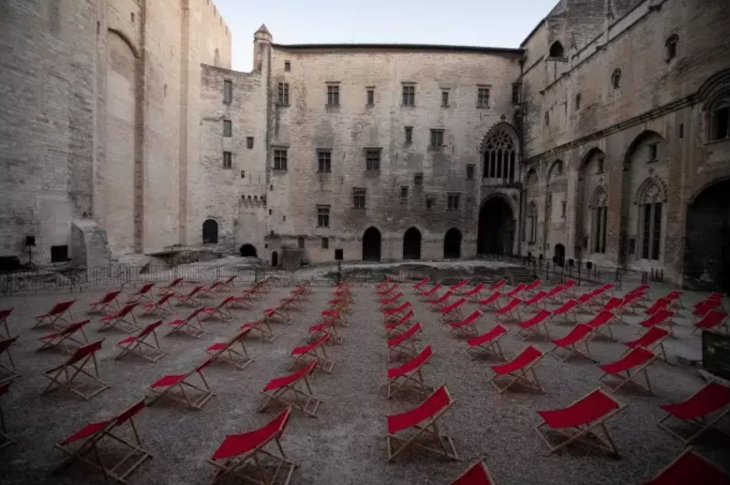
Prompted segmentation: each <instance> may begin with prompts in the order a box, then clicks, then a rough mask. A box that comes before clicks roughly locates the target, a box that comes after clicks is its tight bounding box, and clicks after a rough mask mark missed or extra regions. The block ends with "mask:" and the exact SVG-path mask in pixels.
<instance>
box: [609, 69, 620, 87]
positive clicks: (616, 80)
mask: <svg viewBox="0 0 730 485" xmlns="http://www.w3.org/2000/svg"><path fill="white" fill-rule="evenodd" d="M611 85H612V86H613V89H618V88H620V87H621V69H615V70H614V71H613V74H611Z"/></svg>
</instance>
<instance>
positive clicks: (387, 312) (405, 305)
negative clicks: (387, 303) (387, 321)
mask: <svg viewBox="0 0 730 485" xmlns="http://www.w3.org/2000/svg"><path fill="white" fill-rule="evenodd" d="M410 306H411V302H409V301H404V302H403V303H401V304H400V305H399V306H398V307H397V308H393V309H391V310H383V313H384V314H385V315H386V316H390V315H395V314H397V313H400V312H402V311H403V310H405V309H406V308H408V307H410Z"/></svg>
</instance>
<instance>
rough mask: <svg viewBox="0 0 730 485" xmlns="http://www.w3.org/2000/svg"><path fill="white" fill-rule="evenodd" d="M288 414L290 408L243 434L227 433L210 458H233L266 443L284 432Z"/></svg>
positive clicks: (289, 413)
mask: <svg viewBox="0 0 730 485" xmlns="http://www.w3.org/2000/svg"><path fill="white" fill-rule="evenodd" d="M290 416H291V409H286V410H284V411H282V412H281V413H280V414H279V415H278V416H276V417H275V418H274V419H272V420H271V421H269V422H268V423H266V424H265V425H264V426H263V427H261V428H259V429H257V430H254V431H249V432H248V433H243V434H232V435H227V436H226V438H225V440H223V443H221V445H220V446H219V447H218V449H217V450H215V453H213V456H212V457H211V458H212V459H213V460H220V459H227V458H233V457H235V456H239V455H243V454H244V453H248V452H249V451H252V450H254V449H256V448H258V447H260V446H262V445H264V444H266V443H267V442H268V441H269V440H271V439H272V438H274V437H276V436H277V435H280V434H281V433H283V432H284V429H285V428H286V425H287V423H288V422H289V417H290Z"/></svg>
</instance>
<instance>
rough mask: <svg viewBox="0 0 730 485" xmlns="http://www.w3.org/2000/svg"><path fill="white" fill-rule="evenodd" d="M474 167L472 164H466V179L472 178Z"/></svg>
mask: <svg viewBox="0 0 730 485" xmlns="http://www.w3.org/2000/svg"><path fill="white" fill-rule="evenodd" d="M475 168H476V167H475V166H474V165H471V164H470V165H467V166H466V178H467V180H473V179H474V169H475Z"/></svg>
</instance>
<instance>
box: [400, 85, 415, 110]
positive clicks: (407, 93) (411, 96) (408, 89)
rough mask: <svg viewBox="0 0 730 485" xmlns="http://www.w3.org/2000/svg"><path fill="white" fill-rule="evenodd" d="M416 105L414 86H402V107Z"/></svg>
mask: <svg viewBox="0 0 730 485" xmlns="http://www.w3.org/2000/svg"><path fill="white" fill-rule="evenodd" d="M415 105H416V86H414V85H412V84H406V85H403V106H415Z"/></svg>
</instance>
